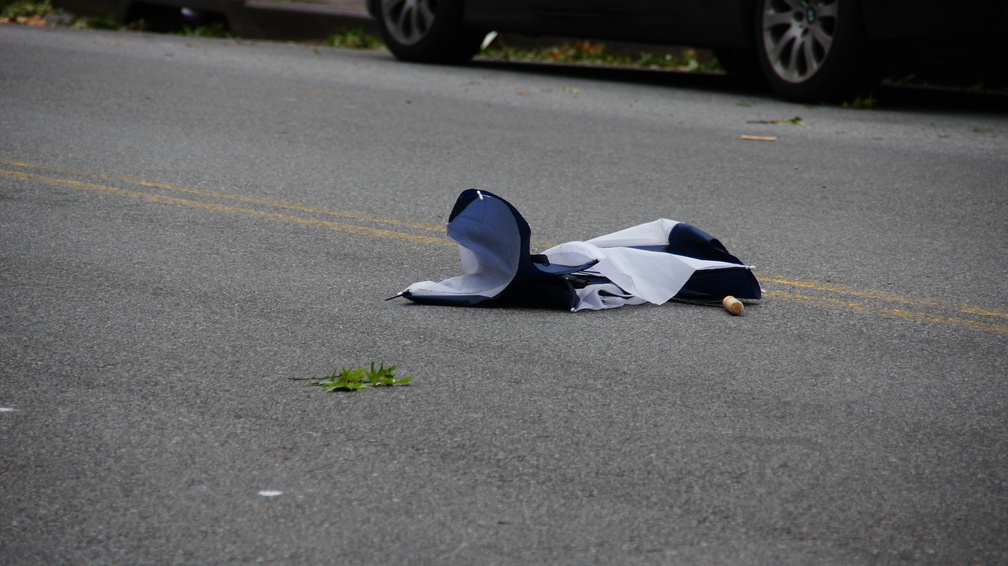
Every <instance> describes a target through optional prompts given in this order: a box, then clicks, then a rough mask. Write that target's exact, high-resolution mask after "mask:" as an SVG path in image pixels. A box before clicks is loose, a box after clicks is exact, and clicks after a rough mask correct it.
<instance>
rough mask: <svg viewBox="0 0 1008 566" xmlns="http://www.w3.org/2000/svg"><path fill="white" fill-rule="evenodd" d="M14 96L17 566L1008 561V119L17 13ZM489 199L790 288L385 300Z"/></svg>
mask: <svg viewBox="0 0 1008 566" xmlns="http://www.w3.org/2000/svg"><path fill="white" fill-rule="evenodd" d="M886 97H888V101H887V98H886ZM0 102H2V103H0V356H2V364H0V408H2V411H0V563H2V564H18V565H20V564H87V563H95V564H164V563H187V564H229V563H230V564H236V563H248V562H256V561H260V562H266V563H274V564H406V563H413V564H535V563H554V564H845V565H849V564H902V563H936V564H952V563H954V564H999V563H1000V564H1004V563H1008V545H1006V544H1005V541H1006V540H1008V384H1006V378H1008V356H1006V354H1008V293H1005V290H1006V289H1005V282H1006V281H1008V277H1006V276H1008V262H1006V261H1005V259H1004V252H1005V251H1006V249H1008V228H1006V222H1005V217H1006V212H1008V118H1006V115H1005V114H1004V113H997V112H992V111H990V110H989V108H988V110H985V111H976V110H974V109H973V108H972V107H971V103H970V99H969V97H967V98H965V99H956V101H951V99H949V101H946V102H943V99H941V98H940V97H939V98H935V97H933V96H932V97H930V98H927V97H925V99H924V102H921V99H920V98H915V97H914V96H913V95H907V94H906V93H900V92H887V93H886V96H884V97H883V98H882V103H881V104H882V109H879V110H852V109H845V108H839V107H820V106H811V107H806V106H799V105H793V104H787V103H783V102H779V101H776V100H773V99H771V98H768V97H765V96H763V95H761V94H760V93H759V92H753V91H749V90H746V89H744V88H739V87H737V86H734V85H732V84H731V83H729V82H727V81H725V80H723V79H722V78H720V77H690V76H682V75H674V74H665V73H636V72H602V71H590V70H589V71H558V70H555V69H538V68H534V67H528V66H518V65H495V64H481V65H476V66H471V67H466V68H451V67H432V66H416V65H407V64H401V63H397V62H395V61H393V60H392V59H391V58H390V56H389V55H388V54H387V53H385V52H381V51H373V52H357V51H343V50H336V49H329V48H321V47H312V46H306V45H282V44H270V43H254V42H235V41H227V40H205V39H193V38H184V37H167V36H154V35H144V34H129V33H104V32H88V31H75V30H69V29H55V30H54V29H41V30H40V29H28V28H23V27H16V26H0ZM988 102H989V101H988ZM796 117H800V121H801V122H802V125H797V124H794V123H790V122H788V123H760V122H775V121H781V120H787V121H792V120H793V119H794V118H796ZM744 135H749V136H764V137H774V138H775V139H776V141H751V140H746V139H742V138H741V136H744ZM473 186H476V187H482V188H486V189H488V190H491V191H493V192H495V193H497V194H499V195H501V196H503V197H505V198H507V199H508V200H510V201H511V202H512V203H513V204H514V205H515V206H516V207H517V208H518V209H519V210H521V211H522V212H523V213H524V215H525V217H526V218H527V220H528V221H529V223H530V225H531V226H532V230H533V237H534V244H535V245H536V246H537V247H539V248H541V247H543V246H545V245H548V244H551V243H559V242H563V241H569V240H577V239H583V238H588V237H592V236H595V235H600V234H603V233H606V232H610V231H613V230H617V229H620V228H624V227H627V226H630V225H634V224H638V223H641V222H646V221H650V220H653V219H655V218H658V217H668V218H672V219H675V220H681V221H686V222H690V223H692V224H695V225H697V226H699V227H700V228H702V229H704V230H706V231H708V232H710V233H712V234H714V235H715V236H717V237H718V238H720V239H721V240H722V241H723V242H724V243H725V244H726V245H727V246H728V248H729V249H730V250H731V251H732V252H733V253H735V254H736V255H738V256H739V257H741V258H742V259H743V260H744V261H746V262H749V263H752V264H755V265H756V266H757V275H758V276H759V277H760V279H761V281H762V282H763V285H764V287H765V289H766V291H767V297H766V298H765V299H764V300H763V301H761V302H760V303H759V304H750V305H749V306H748V308H747V310H746V312H745V314H744V315H743V316H741V317H733V316H730V315H729V314H727V313H726V312H725V311H723V310H721V309H718V308H709V307H702V306H696V305H685V304H668V305H663V306H660V307H659V306H655V307H625V308H622V309H617V310H613V311H606V312H582V313H576V314H574V313H569V312H557V311H547V310H522V309H460V308H444V307H425V306H417V305H411V304H408V303H407V302H405V301H401V300H400V301H388V302H386V301H383V299H385V298H386V297H388V296H391V295H393V294H394V293H396V292H397V291H399V290H400V289H402V288H404V287H406V286H407V285H408V284H410V283H412V282H414V281H418V280H423V279H434V280H438V279H441V278H444V277H448V276H451V275H455V274H457V273H458V272H459V266H458V256H457V252H456V251H455V248H454V247H453V246H452V245H451V243H450V242H448V241H447V240H445V239H444V236H443V227H442V224H443V222H444V220H445V218H446V216H447V214H448V212H449V210H450V207H451V205H452V203H453V202H454V199H455V197H456V196H457V194H458V193H459V192H460V191H461V190H463V189H465V188H468V187H473ZM372 361H374V362H384V363H386V364H397V365H398V366H399V369H400V374H399V375H400V377H401V376H404V375H409V374H411V375H413V376H414V379H413V383H412V384H411V385H410V386H408V387H397V388H389V389H372V390H365V391H361V392H356V393H326V392H324V391H322V390H320V389H319V388H314V387H306V386H305V384H304V382H303V381H294V380H290V379H288V378H289V377H292V376H294V377H308V376H320V375H325V374H328V373H330V372H332V371H333V370H334V369H336V368H339V367H344V366H361V365H368V364H369V363H370V362H372ZM278 492H279V494H278Z"/></svg>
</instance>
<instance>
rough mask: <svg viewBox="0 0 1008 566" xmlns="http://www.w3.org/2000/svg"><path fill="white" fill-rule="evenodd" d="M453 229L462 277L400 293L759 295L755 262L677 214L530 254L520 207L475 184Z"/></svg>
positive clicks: (553, 303)
mask: <svg viewBox="0 0 1008 566" xmlns="http://www.w3.org/2000/svg"><path fill="white" fill-rule="evenodd" d="M447 229H448V237H449V238H451V239H452V240H454V241H455V242H457V243H458V244H459V254H460V258H461V261H462V271H463V273H462V275H458V276H456V277H452V278H449V279H445V280H444V281H441V282H437V283H436V282H433V281H420V282H417V283H414V284H412V285H410V286H409V287H407V288H406V289H405V290H403V291H402V292H400V293H398V294H397V295H396V297H405V298H407V299H409V300H411V301H414V302H417V303H423V304H439V305H457V306H474V305H502V304H513V305H522V306H549V307H561V308H568V309H570V310H573V311H579V310H586V309H589V310H599V309H609V308H614V307H619V306H623V305H639V304H646V303H652V304H656V305H660V304H663V303H665V302H667V301H669V300H671V299H676V300H683V301H721V299H722V298H724V297H725V296H728V295H732V296H735V297H737V298H739V299H759V298H760V296H761V290H760V285H759V282H758V281H757V280H756V277H755V276H754V275H753V273H752V266H749V265H745V264H743V263H742V262H741V261H739V259H738V258H737V257H735V256H733V255H731V254H730V253H728V250H727V249H725V247H724V245H722V244H721V242H719V241H718V240H716V239H715V238H713V237H712V236H710V235H708V234H706V233H705V232H703V231H702V230H700V229H698V228H696V227H694V226H691V225H689V224H686V223H683V222H676V221H674V220H668V219H664V218H663V219H659V220H655V221H653V222H648V223H645V224H639V225H637V226H633V227H631V228H627V229H625V230H620V231H618V232H613V233H612V234H606V235H604V236H599V237H597V238H592V239H591V240H587V241H583V242H568V243H565V244H561V245H559V246H554V247H552V248H550V249H548V250H545V251H544V252H542V253H541V254H535V255H533V254H531V252H530V251H529V240H530V238H531V229H530V228H529V225H528V223H527V222H526V221H525V219H524V218H522V216H521V214H520V213H519V212H518V210H517V209H515V207H514V206H512V205H511V203H509V202H507V201H506V200H504V199H503V198H501V197H499V196H497V195H495V194H493V193H491V192H489V191H484V190H478V189H468V190H466V191H463V192H462V194H461V195H459V197H458V200H456V202H455V206H454V207H453V208H452V211H451V214H450V215H449V217H448V227H447ZM393 298H395V297H393Z"/></svg>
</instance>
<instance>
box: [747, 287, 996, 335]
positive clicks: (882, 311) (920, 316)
mask: <svg viewBox="0 0 1008 566" xmlns="http://www.w3.org/2000/svg"><path fill="white" fill-rule="evenodd" d="M766 296H767V297H768V298H774V299H789V300H794V301H802V302H807V303H814V304H816V305H818V306H821V307H828V308H834V309H841V310H850V311H856V312H860V313H865V314H873V315H882V316H886V317H889V318H901V319H904V320H909V321H914V322H926V323H931V324H945V325H949V326H955V327H959V328H970V329H972V330H982V331H984V332H994V333H997V334H1004V335H1008V325H1004V324H993V323H990V322H981V321H977V320H969V319H964V318H956V317H950V316H941V315H934V314H929V313H923V312H915V311H908V310H903V309H894V308H882V307H874V306H871V305H867V304H864V303H856V302H851V301H844V300H841V299H831V298H828V297H815V296H812V295H801V294H798V293H788V292H786V291H767V292H766Z"/></svg>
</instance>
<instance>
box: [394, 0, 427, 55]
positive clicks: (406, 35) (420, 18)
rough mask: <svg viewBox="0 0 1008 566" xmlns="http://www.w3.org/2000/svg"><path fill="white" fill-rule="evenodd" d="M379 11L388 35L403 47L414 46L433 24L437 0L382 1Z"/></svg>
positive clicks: (425, 35)
mask: <svg viewBox="0 0 1008 566" xmlns="http://www.w3.org/2000/svg"><path fill="white" fill-rule="evenodd" d="M381 10H382V17H383V18H384V20H385V27H386V28H387V29H388V32H389V35H391V36H392V38H393V39H395V40H396V41H397V42H399V43H401V44H403V45H415V44H417V43H419V42H420V41H421V40H423V38H425V37H427V34H428V33H429V32H430V28H431V26H432V25H433V24H434V17H435V14H436V13H437V0H382V3H381Z"/></svg>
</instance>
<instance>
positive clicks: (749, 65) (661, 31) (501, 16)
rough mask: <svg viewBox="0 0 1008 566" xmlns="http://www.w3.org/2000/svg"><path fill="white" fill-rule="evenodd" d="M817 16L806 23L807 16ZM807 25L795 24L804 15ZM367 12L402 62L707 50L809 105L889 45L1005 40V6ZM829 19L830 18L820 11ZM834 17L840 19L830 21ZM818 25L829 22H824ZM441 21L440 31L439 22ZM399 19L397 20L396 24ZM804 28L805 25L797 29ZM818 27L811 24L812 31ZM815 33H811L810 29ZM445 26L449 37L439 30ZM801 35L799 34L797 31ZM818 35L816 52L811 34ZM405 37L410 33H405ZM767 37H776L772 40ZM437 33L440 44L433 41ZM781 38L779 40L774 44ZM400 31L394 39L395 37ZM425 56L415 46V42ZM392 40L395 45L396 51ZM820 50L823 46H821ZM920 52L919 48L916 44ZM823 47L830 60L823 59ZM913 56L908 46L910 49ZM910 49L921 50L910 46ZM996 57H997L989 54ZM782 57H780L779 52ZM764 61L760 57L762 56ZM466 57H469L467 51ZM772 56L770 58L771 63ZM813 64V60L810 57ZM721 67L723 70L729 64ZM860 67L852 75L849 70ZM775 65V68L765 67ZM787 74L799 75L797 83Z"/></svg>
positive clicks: (719, 5) (389, 1)
mask: <svg viewBox="0 0 1008 566" xmlns="http://www.w3.org/2000/svg"><path fill="white" fill-rule="evenodd" d="M419 5H423V6H424V8H425V9H428V10H429V11H430V12H432V13H433V12H434V11H440V12H448V15H442V14H437V17H439V18H441V20H442V21H441V22H439V23H440V24H442V25H440V26H433V25H432V26H431V28H430V29H431V34H430V35H431V38H430V40H429V41H428V39H426V38H424V39H423V41H418V42H416V43H415V44H411V43H409V42H403V41H397V38H396V36H395V31H403V30H393V31H392V32H389V28H390V27H394V26H395V25H396V22H395V19H396V18H397V17H398V16H399V15H400V14H402V13H403V11H404V10H410V9H414V8H415V7H416V6H419ZM817 9H819V10H821V12H820V15H821V17H820V18H819V21H816V18H817V14H816V10H817ZM805 10H807V12H808V22H805V21H803V19H804V11H805ZM368 11H369V12H370V13H371V14H372V15H373V16H374V17H375V18H376V19H377V20H379V22H380V23H381V25H382V26H384V28H385V33H384V37H385V39H386V43H387V44H389V48H390V49H391V50H392V52H393V53H394V54H395V55H396V56H397V57H399V58H400V59H404V60H408V61H431V62H433V61H442V62H444V61H452V60H455V61H459V60H464V59H465V58H466V54H465V53H464V52H463V51H464V50H463V49H462V47H463V46H461V44H462V43H465V44H466V45H467V46H471V45H472V39H471V38H472V36H473V35H475V34H480V33H486V32H490V31H496V32H499V33H510V34H525V35H544V36H567V37H573V38H581V39H597V40H605V41H619V42H636V43H646V44H659V45H677V46H693V47H702V48H709V49H712V50H714V51H715V53H716V54H718V56H719V58H722V62H723V63H725V66H726V67H730V68H729V70H741V69H746V70H747V74H751V75H754V76H755V75H762V76H763V78H764V79H765V80H766V81H767V82H769V83H770V85H771V87H774V90H776V91H777V92H778V94H782V95H784V96H785V97H788V98H794V99H811V98H815V97H820V96H824V95H826V94H828V93H829V92H830V91H831V90H836V91H842V90H849V89H845V88H844V87H846V86H851V87H853V85H854V84H855V83H863V82H867V81H869V80H871V79H872V78H874V79H876V80H877V77H876V76H875V74H879V69H880V67H881V66H882V65H881V64H880V63H881V60H882V58H883V57H884V56H886V55H887V54H888V53H891V52H894V50H893V49H892V47H893V46H895V45H897V44H900V43H903V42H907V41H908V40H915V41H919V42H930V43H927V45H940V44H941V42H947V44H948V45H951V46H954V47H956V48H958V47H961V46H963V45H966V44H970V45H975V46H976V47H978V48H980V49H981V50H982V49H985V48H988V47H989V46H991V45H996V46H998V47H997V48H996V49H995V50H988V51H981V52H980V54H979V55H978V56H979V57H980V58H981V59H982V58H984V57H987V56H989V57H991V58H995V57H997V55H995V53H1001V52H1003V51H1004V46H1005V45H1006V44H1008V43H1006V42H1008V0H976V1H973V2H968V3H954V2H948V1H947V0H437V1H435V0H415V1H414V0H368ZM775 11H776V12H779V13H783V14H785V15H787V16H789V15H790V14H791V13H793V15H794V18H793V20H791V19H788V20H787V22H785V23H784V24H783V25H784V26H785V27H786V26H791V27H793V28H795V29H793V30H790V31H781V32H778V31H777V30H771V29H770V26H771V25H772V23H773V21H774V20H772V16H768V15H767V14H770V13H771V12H775ZM827 13H829V14H830V16H827V15H826V14H827ZM837 13H842V16H839V15H837ZM827 18H832V21H829V22H828V23H827V22H826V19H827ZM444 20H450V24H444ZM403 21H405V18H404V19H402V20H400V25H401V22H403ZM806 24H807V25H806ZM824 25H825V26H827V27H825V28H824V27H821V26H824ZM815 26H820V27H819V29H813V28H814V27H815ZM446 28H450V32H445V29H446ZM798 28H801V29H798ZM823 30H825V32H826V34H825V35H828V36H829V37H827V42H826V43H823V44H822V45H826V47H825V51H823V52H822V53H819V52H816V53H813V52H812V51H811V50H812V49H819V48H820V46H819V45H815V46H811V47H810V45H811V44H812V43H815V42H816V39H814V37H813V36H815V35H816V33H819V35H820V36H822V35H823V34H822V31H823ZM407 31H413V30H407ZM792 32H793V33H796V34H801V33H804V34H805V36H804V37H805V39H804V42H805V43H804V44H801V43H800V42H796V43H794V46H787V45H784V43H786V41H787V37H789V36H788V35H787V34H788V33H792ZM449 34H454V35H456V36H458V35H463V34H468V37H469V39H467V40H466V42H461V41H459V42H456V43H457V45H453V46H450V47H446V48H445V49H442V50H438V48H437V47H438V46H436V45H434V44H435V43H437V42H439V41H440V43H441V44H442V46H446V45H447V43H448V42H450V41H451V39H450V38H449V37H448V35H449ZM775 34H776V35H775ZM437 36H440V37H437ZM782 37H783V38H784V39H781V38H782ZM401 38H402V34H400V35H399V39H400V40H401ZM425 42H426V43H429V44H430V45H429V47H430V49H427V50H426V51H425V50H424V49H423V48H424V47H425V46H424V45H422V44H423V43H425ZM397 43H398V44H397ZM827 43H828V44H829V45H827ZM920 45H925V44H923V43H919V44H918V46H920ZM830 46H832V49H833V53H827V52H826V51H828V50H829V49H830V48H831V47H830ZM789 49H791V50H794V51H795V52H798V51H799V50H809V51H805V53H808V54H809V55H808V59H809V65H808V66H807V67H808V68H805V66H803V67H802V68H801V69H797V71H796V69H794V68H792V69H790V70H791V71H792V74H791V76H788V75H787V73H784V72H782V71H781V68H782V66H786V64H787V61H783V58H785V57H791V52H790V51H788V50H789ZM915 49H916V48H915ZM917 50H918V51H922V52H923V51H926V49H925V50H921V49H917ZM998 50H1000V51H998ZM782 52H783V55H782V54H781V53H782ZM768 54H769V55H768ZM469 56H471V53H470V54H469ZM775 56H776V57H778V59H777V60H776V61H775V60H773V57H775ZM813 59H815V60H813ZM729 63H731V65H729ZM855 66H857V67H864V72H861V73H859V72H856V71H855V70H853V69H852V67H855ZM775 67H776V70H775ZM795 75H800V77H799V79H796V78H795Z"/></svg>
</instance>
